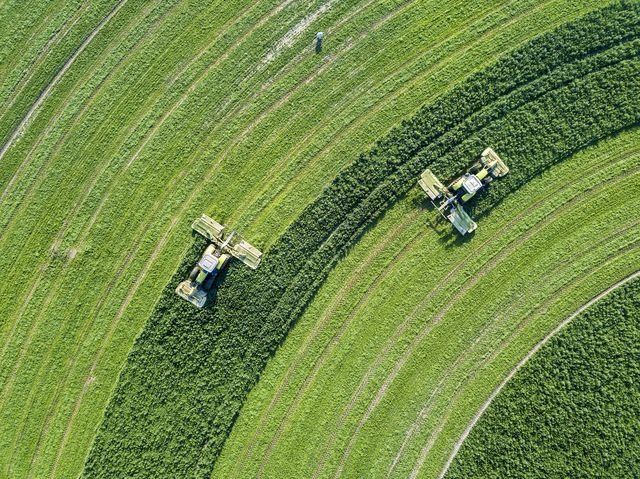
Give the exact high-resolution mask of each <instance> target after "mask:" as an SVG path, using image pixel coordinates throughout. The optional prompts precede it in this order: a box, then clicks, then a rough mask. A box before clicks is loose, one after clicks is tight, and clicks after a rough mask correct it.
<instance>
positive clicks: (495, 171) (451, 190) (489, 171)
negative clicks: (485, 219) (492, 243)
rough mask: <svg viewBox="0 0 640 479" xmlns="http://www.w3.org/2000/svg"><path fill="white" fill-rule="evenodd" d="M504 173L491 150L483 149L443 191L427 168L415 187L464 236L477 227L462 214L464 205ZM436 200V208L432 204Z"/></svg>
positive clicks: (505, 167)
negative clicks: (465, 169)
mask: <svg viewBox="0 0 640 479" xmlns="http://www.w3.org/2000/svg"><path fill="white" fill-rule="evenodd" d="M507 173H509V167H508V166H507V165H506V164H505V162H504V161H502V160H501V159H500V157H499V156H498V155H497V154H496V152H495V151H493V150H492V149H491V148H487V149H486V150H484V151H483V152H482V155H481V156H480V161H478V162H476V163H475V164H474V165H472V166H471V167H470V168H469V169H468V170H467V172H466V173H465V174H463V175H462V176H460V177H458V178H456V179H455V180H453V181H452V182H451V183H450V184H449V186H448V187H446V188H445V187H444V185H443V184H442V183H441V182H440V180H438V178H437V177H436V175H434V174H433V172H432V171H431V170H429V169H426V170H425V171H424V172H423V173H422V175H420V179H419V180H418V184H419V185H420V186H421V187H422V189H423V190H424V191H425V193H426V194H427V195H428V196H429V199H430V200H431V203H432V204H433V206H434V207H435V208H437V209H438V211H439V212H440V214H441V215H442V217H443V218H445V219H446V220H448V221H450V222H451V224H453V226H454V227H455V228H456V230H458V232H459V233H460V234H462V235H465V234H467V233H471V232H472V231H474V230H475V229H476V228H477V227H478V225H477V224H476V222H475V221H473V220H472V219H471V216H469V214H468V213H467V212H466V211H465V209H464V207H463V205H464V203H466V202H467V201H469V200H470V199H471V198H473V196H475V194H476V193H477V192H478V191H480V190H481V189H482V188H483V187H485V186H486V185H487V184H488V183H490V182H491V181H493V180H494V179H496V178H501V177H503V176H504V175H506V174H507ZM436 201H438V202H439V205H436V203H435V202H436Z"/></svg>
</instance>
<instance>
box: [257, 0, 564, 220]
mask: <svg viewBox="0 0 640 479" xmlns="http://www.w3.org/2000/svg"><path fill="white" fill-rule="evenodd" d="M554 1H555V0H547V1H545V2H543V3H542V4H541V7H546V6H548V4H550V3H553V2H554ZM497 10H499V9H497ZM492 13H493V12H492ZM529 13H531V12H526V13H525V14H523V15H522V16H524V15H526V14H529ZM518 18H520V16H518ZM559 23H561V22H559ZM510 25H511V23H509V22H508V24H505V25H503V26H502V27H508V26H510ZM502 27H499V28H502ZM499 28H498V30H499ZM551 28H553V25H551V26H550V27H549V29H551ZM495 34H497V31H496V32H494V33H489V34H487V35H486V36H485V35H482V36H480V38H478V39H477V40H475V41H473V42H472V44H468V45H467V44H465V47H463V48H461V49H458V50H454V51H457V52H459V53H458V55H456V56H455V58H461V57H462V56H463V55H464V54H465V53H467V52H468V51H469V50H470V49H471V48H472V46H473V45H477V44H480V43H486V41H487V38H491V37H493V36H495ZM456 37H457V35H454V36H453V38H456ZM447 40H449V39H445V40H443V41H441V42H439V43H438V44H437V45H436V48H438V47H440V46H442V45H444V44H446V43H447ZM421 53H422V52H421ZM504 53H505V52H504V51H503V52H501V54H504ZM497 56H500V54H498V55H497ZM451 58H454V57H452V56H451V55H447V56H446V57H443V58H442V59H441V60H440V61H438V62H437V63H436V64H434V65H432V66H431V67H430V68H428V69H427V71H422V72H421V73H420V74H419V75H417V76H416V77H414V78H413V79H412V80H411V81H410V82H406V83H405V84H403V86H401V87H400V88H398V89H396V90H394V91H393V93H392V94H390V95H386V96H385V97H384V98H385V100H384V101H383V102H378V103H377V104H373V105H372V106H371V107H369V108H366V109H365V111H364V112H363V113H362V114H360V115H358V117H357V118H354V119H353V120H352V121H350V122H349V124H348V125H346V126H345V127H344V128H342V129H341V130H340V131H339V132H338V133H337V134H336V135H334V137H333V139H332V143H330V144H327V145H325V146H324V147H323V148H321V149H320V150H319V151H318V152H316V153H315V154H314V155H313V156H312V157H311V160H312V161H309V162H307V163H306V165H305V167H304V168H302V169H301V170H300V172H299V173H298V177H303V176H304V175H305V174H306V175H309V174H310V173H309V170H310V169H311V168H312V167H313V166H315V165H316V164H317V161H313V160H314V159H317V158H321V157H323V156H325V155H326V154H327V152H328V151H329V150H330V148H331V147H333V146H334V144H335V143H336V139H339V138H342V137H347V136H348V135H349V134H353V132H354V131H357V130H358V129H361V128H364V127H365V125H366V123H367V122H368V121H369V120H370V117H371V116H372V115H373V114H375V113H376V112H380V111H381V110H382V109H383V108H384V107H385V106H387V105H389V104H392V103H393V102H394V101H396V100H397V98H398V97H400V96H401V95H402V94H406V93H407V92H409V91H411V90H413V89H414V88H415V86H416V85H417V84H419V83H421V82H422V81H424V79H425V78H428V77H429V76H432V75H433V72H434V71H436V69H437V67H438V66H442V65H445V64H450V63H449V61H450V60H451ZM422 59H423V57H422V56H418V58H417V60H416V61H415V62H413V63H411V64H410V65H414V64H417V63H419V62H420V61H421V60H422ZM494 61H495V57H494V58H492V59H490V60H488V61H487V62H484V63H483V64H482V65H480V66H479V67H478V68H477V69H476V70H474V71H481V70H482V69H483V68H485V67H487V66H488V65H490V64H491V63H493V62H494ZM403 67H404V68H407V66H406V65H405V64H403ZM397 71H401V69H398V70H397ZM389 78H390V76H387V78H385V79H383V81H381V82H379V83H378V84H376V85H385V84H386V83H388V82H389ZM523 86H524V85H523ZM441 94H442V91H438V92H436V93H434V94H433V95H432V96H431V97H427V98H425V99H424V102H425V103H428V102H429V101H431V100H433V99H434V98H435V97H436V96H438V95H441ZM305 172H306V173H305ZM291 188H292V186H291V184H290V183H288V184H285V185H283V186H282V187H280V188H279V189H278V192H277V194H273V195H272V199H271V200H270V201H268V202H267V201H263V205H262V206H261V207H260V208H259V209H258V212H257V214H258V215H259V216H258V221H259V222H264V221H266V219H263V217H264V216H266V215H267V214H268V211H269V209H270V208H272V206H271V205H274V204H279V201H277V198H278V196H279V197H281V198H283V197H286V196H288V195H289V194H290V192H291Z"/></svg>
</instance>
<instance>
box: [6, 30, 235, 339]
mask: <svg viewBox="0 0 640 479" xmlns="http://www.w3.org/2000/svg"><path fill="white" fill-rule="evenodd" d="M234 20H239V18H236V19H234ZM225 31H226V30H225ZM224 33H225V32H222V33H221V34H220V35H218V36H217V37H216V39H218V38H219V37H220V36H221V35H223V34H224ZM210 45H211V43H210V44H209V45H208V46H207V48H209V47H210ZM202 53H204V50H203V51H202V52H201V53H200V55H201V54H202ZM189 66H190V64H189V65H187V66H186V67H184V68H183V69H182V72H184V71H185V70H186V68H188V67H189ZM182 72H181V73H182ZM110 190H111V188H109V190H108V191H110ZM89 194H90V192H89V193H87V196H88V195H89ZM106 196H107V195H104V197H103V200H106ZM103 203H104V201H103ZM79 206H80V205H78V207H79ZM96 216H97V212H96V213H94V217H93V218H92V219H95V217H96ZM68 221H70V220H69V217H68V218H67V222H66V224H68ZM91 224H92V222H90V225H89V226H88V227H86V228H85V229H84V231H83V233H82V236H81V237H80V240H79V243H82V242H84V241H85V240H86V238H87V236H88V233H89V227H90V226H91ZM64 233H65V229H64V225H63V228H62V229H61V230H60V231H59V233H58V235H57V237H56V238H57V240H59V239H60V238H61V236H63V235H64ZM57 240H56V241H57ZM54 243H55V241H54ZM135 246H136V245H134V246H133V247H134V248H135ZM46 266H47V265H46V264H44V265H42V271H44V269H45V268H46ZM41 276H42V274H40V278H38V279H41ZM38 282H39V281H38ZM35 285H36V284H35V282H34V287H33V288H32V290H34V289H35ZM31 296H32V294H30V295H28V300H30V297H31ZM27 302H28V301H27ZM25 308H26V304H25V305H24V307H23V308H21V310H24V309H25ZM5 346H6V345H5Z"/></svg>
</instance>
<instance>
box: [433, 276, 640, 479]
mask: <svg viewBox="0 0 640 479" xmlns="http://www.w3.org/2000/svg"><path fill="white" fill-rule="evenodd" d="M638 277H640V271H636V272H635V273H633V274H631V275H629V276H627V277H626V278H623V279H621V280H620V281H618V282H617V283H614V284H612V285H611V286H609V287H608V288H607V289H605V290H604V291H602V292H601V293H600V294H598V295H596V296H594V297H593V298H591V299H590V300H589V301H587V302H586V303H585V304H583V305H582V306H580V307H579V308H578V309H577V310H575V311H574V312H573V313H572V314H571V315H570V316H568V317H567V318H566V319H564V320H563V321H562V322H561V323H560V324H558V325H557V326H556V327H555V328H554V329H553V330H552V331H551V332H549V333H548V334H547V335H546V336H545V337H544V338H542V339H541V340H540V341H539V342H538V343H536V345H535V346H534V347H533V348H531V349H530V350H529V351H528V352H527V354H526V355H525V356H524V357H523V358H522V359H521V360H520V362H518V364H516V366H515V367H514V368H513V369H512V370H511V371H509V374H507V376H506V377H505V378H504V379H503V380H502V382H500V384H499V385H498V387H496V389H494V390H493V392H492V393H491V395H490V396H489V397H488V398H487V400H486V401H485V402H484V403H482V405H481V406H480V408H479V409H478V411H477V412H476V413H475V414H474V416H473V418H472V419H471V421H470V422H469V424H468V425H467V427H466V428H465V430H464V431H463V432H462V434H461V435H460V437H459V438H458V440H457V441H456V443H455V445H454V447H453V450H452V451H451V454H450V455H449V458H448V459H447V462H446V463H445V465H444V467H443V469H442V471H441V472H440V474H439V475H438V478H439V479H442V478H443V477H444V475H445V474H446V473H447V471H448V470H449V467H451V463H452V462H453V460H454V459H455V457H456V455H457V454H458V451H459V450H460V447H461V446H462V443H463V442H464V440H465V439H466V438H467V436H468V435H469V433H470V432H471V430H472V429H473V427H474V426H475V425H476V423H477V422H478V420H479V419H480V417H482V415H483V414H484V412H485V411H486V410H487V408H488V407H489V406H490V405H491V403H492V402H493V400H494V399H495V398H496V397H497V396H498V394H500V391H502V389H503V388H504V387H505V385H506V384H507V383H508V382H509V381H510V380H511V379H512V378H513V376H515V374H516V373H517V372H518V371H519V370H520V369H522V367H523V366H524V365H525V364H526V363H527V361H529V359H531V358H532V357H533V355H534V354H535V353H537V352H538V351H539V350H540V348H542V346H544V345H545V344H546V343H548V342H549V340H550V339H551V338H553V337H554V336H555V335H556V334H558V333H559V332H560V331H561V330H562V329H563V328H564V327H565V326H567V325H568V324H569V323H570V322H571V321H573V320H574V319H575V318H576V317H578V316H579V315H580V314H582V313H583V312H585V311H586V310H587V309H589V308H590V307H591V306H593V305H594V304H595V303H596V302H598V301H600V300H601V299H602V298H604V297H605V296H607V295H608V294H610V293H612V292H613V291H615V290H616V289H617V288H619V287H620V286H623V285H625V284H626V283H628V282H629V281H632V280H634V279H636V278H638Z"/></svg>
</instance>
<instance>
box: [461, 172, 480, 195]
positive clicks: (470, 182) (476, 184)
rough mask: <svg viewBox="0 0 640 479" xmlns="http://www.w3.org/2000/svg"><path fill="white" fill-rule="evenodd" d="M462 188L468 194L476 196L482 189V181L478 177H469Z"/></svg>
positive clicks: (463, 182)
mask: <svg viewBox="0 0 640 479" xmlns="http://www.w3.org/2000/svg"><path fill="white" fill-rule="evenodd" d="M462 187H463V188H464V190H465V191H466V192H467V193H469V194H474V193H475V192H476V191H478V190H479V189H480V188H482V181H480V180H479V179H478V177H477V176H476V175H467V176H466V178H465V179H464V180H463V181H462Z"/></svg>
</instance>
